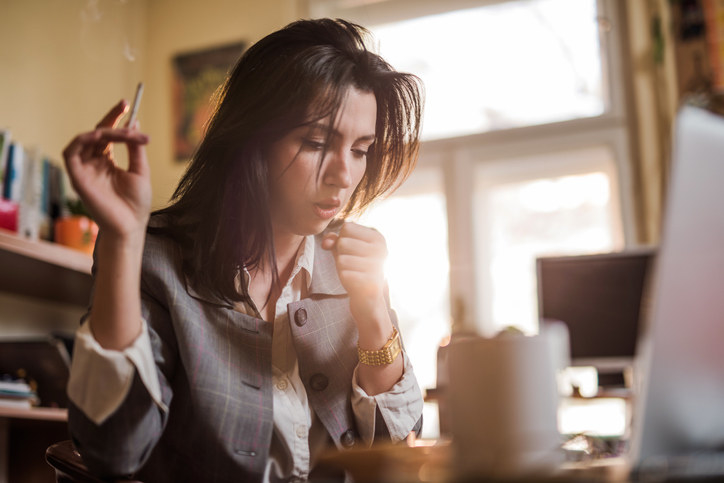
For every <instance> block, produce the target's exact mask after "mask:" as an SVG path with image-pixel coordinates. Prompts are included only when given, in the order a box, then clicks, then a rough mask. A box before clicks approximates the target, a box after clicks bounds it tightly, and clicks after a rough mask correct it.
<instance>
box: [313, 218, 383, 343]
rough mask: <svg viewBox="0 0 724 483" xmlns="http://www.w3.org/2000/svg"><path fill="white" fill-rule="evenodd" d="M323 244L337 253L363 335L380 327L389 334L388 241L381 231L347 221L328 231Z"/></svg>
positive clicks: (344, 283)
mask: <svg viewBox="0 0 724 483" xmlns="http://www.w3.org/2000/svg"><path fill="white" fill-rule="evenodd" d="M322 248H324V249H326V250H332V253H333V254H334V259H335V262H336V264H337V274H338V275H339V280H340V281H341V282H342V286H343V287H344V288H345V290H347V293H348V294H349V304H350V311H351V312H352V316H353V317H354V319H355V321H356V322H357V325H358V328H359V329H360V337H361V339H362V338H364V337H363V332H377V331H381V332H382V333H384V337H385V338H387V337H389V331H391V330H392V326H391V322H390V320H389V314H388V313H387V304H386V302H385V297H384V290H385V277H384V271H383V265H384V262H385V258H387V243H386V242H385V238H384V237H383V236H382V234H381V233H380V232H378V231H377V230H375V229H372V228H368V227H366V226H362V225H358V224H356V223H351V222H345V223H344V225H342V229H341V230H340V231H339V234H336V233H328V234H327V235H325V237H324V239H323V240H322ZM370 325H371V326H370ZM375 329H377V330H375ZM360 343H362V340H360Z"/></svg>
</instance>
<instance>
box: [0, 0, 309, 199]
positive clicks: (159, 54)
mask: <svg viewBox="0 0 724 483" xmlns="http://www.w3.org/2000/svg"><path fill="white" fill-rule="evenodd" d="M2 12H3V14H2V20H3V27H2V29H0V45H3V48H2V49H0V128H2V127H7V128H10V129H11V130H12V132H13V136H14V138H15V139H17V140H19V141H20V142H22V143H23V144H25V145H28V146H31V145H38V146H40V148H41V149H42V150H43V151H44V152H45V153H47V154H48V155H49V156H50V157H52V158H53V159H56V160H58V161H59V162H60V161H61V152H62V150H63V148H64V147H65V145H66V144H67V143H68V141H70V139H71V138H72V137H73V136H75V135H76V134H77V133H79V132H82V131H86V130H89V129H91V128H93V126H94V125H95V123H96V122H98V120H99V119H100V118H101V117H102V116H103V114H104V113H105V112H106V111H107V110H108V109H109V108H110V107H111V106H112V105H113V104H115V103H116V102H117V101H118V100H119V99H120V98H122V97H125V98H126V99H129V100H130V99H131V98H132V96H133V93H134V90H135V86H136V83H137V82H138V81H139V80H143V81H144V82H145V83H146V89H145V93H144V99H143V103H142V106H141V110H140V113H139V120H140V122H141V125H142V128H143V130H144V131H146V132H147V133H149V134H150V135H151V138H152V141H151V144H150V145H149V147H148V155H149V160H150V162H151V166H152V182H153V189H154V198H153V204H154V207H159V206H161V205H163V204H164V203H165V202H166V201H167V200H168V198H169V196H170V194H171V192H172V191H173V187H174V186H175V185H176V182H177V180H178V178H179V176H180V175H181V173H182V172H183V169H184V168H185V164H182V163H177V162H175V161H174V160H173V159H172V152H171V134H172V126H171V92H170V85H171V58H172V57H173V56H174V55H175V54H177V53H180V52H185V51H189V50H197V49H199V48H204V47H208V46H214V45H217V44H223V43H226V42H231V41H235V40H244V41H247V42H254V41H256V40H258V39H259V38H261V37H262V36H264V35H265V34H267V33H269V32H271V31H272V30H275V29H277V28H279V27H282V26H283V25H285V24H287V23H289V22H290V21H292V20H294V19H295V18H296V17H297V1H296V0H267V1H264V2H259V1H254V0H236V1H234V0H206V1H203V2H202V1H199V0H31V1H21V0H2ZM131 59H133V60H131ZM119 162H120V164H121V165H124V163H125V161H124V156H123V153H122V152H119Z"/></svg>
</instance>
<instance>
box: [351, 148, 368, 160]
mask: <svg viewBox="0 0 724 483" xmlns="http://www.w3.org/2000/svg"><path fill="white" fill-rule="evenodd" d="M352 153H353V154H354V155H355V156H357V157H358V158H363V157H365V156H367V151H365V150H363V149H353V150H352Z"/></svg>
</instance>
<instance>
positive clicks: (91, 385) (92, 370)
mask: <svg viewBox="0 0 724 483" xmlns="http://www.w3.org/2000/svg"><path fill="white" fill-rule="evenodd" d="M313 262H314V237H313V236H312V235H309V236H307V237H305V239H304V242H303V243H302V244H301V246H300V248H299V251H298V252H297V256H296V259H295V262H294V268H293V269H292V273H291V275H290V277H289V280H288V281H287V283H286V284H285V286H284V288H283V289H282V293H281V295H280V297H279V299H278V300H277V302H276V305H275V312H274V313H275V317H274V322H273V323H274V328H273V336H272V384H273V405H274V406H273V407H274V412H273V420H274V433H273V435H272V443H271V448H270V451H269V460H268V461H267V465H266V468H265V474H264V481H269V480H270V475H271V474H272V473H273V474H275V475H276V476H277V477H279V478H289V479H291V480H292V481H294V480H299V481H302V480H305V479H307V477H308V476H309V471H310V469H311V468H312V467H313V466H314V463H315V462H316V458H317V457H318V456H319V454H320V453H321V452H322V451H323V450H324V449H325V448H326V447H328V445H330V444H332V443H331V438H330V437H329V435H328V434H327V432H326V430H325V428H324V426H323V425H322V423H321V422H320V421H319V419H318V418H317V415H316V414H315V413H314V411H312V410H311V408H310V406H309V401H308V400H307V393H306V390H305V388H304V384H303V383H302V380H301V378H300V376H299V364H298V361H297V355H296V351H295V349H294V344H293V341H292V337H291V329H290V327H289V323H290V320H289V314H288V311H287V305H288V304H289V303H292V302H296V301H299V300H301V299H302V298H303V297H304V296H305V295H306V293H307V290H308V288H309V284H310V282H311V279H312V269H313V265H314V263H313ZM244 278H245V281H246V283H247V286H248V283H249V280H248V272H245V277H244ZM235 308H236V310H238V311H240V312H243V313H247V314H254V313H255V308H254V307H249V306H247V305H246V304H237V306H236V307H235ZM88 323H89V318H88V319H86V321H85V322H84V323H83V324H82V325H81V327H80V329H78V331H77V332H76V343H75V348H74V354H73V363H72V366H71V376H70V381H69V383H68V397H69V398H70V399H71V400H72V401H73V402H74V403H75V405H76V406H77V407H78V408H79V409H80V410H82V411H83V412H84V413H85V414H86V415H87V416H88V417H89V419H91V420H92V421H94V422H95V423H96V424H101V423H102V422H103V421H104V420H105V419H106V418H108V417H109V416H110V415H111V414H112V413H113V412H114V411H115V410H116V409H118V407H119V406H120V405H121V404H122V402H123V400H124V399H125V396H126V395H127V393H128V391H129V390H130V387H131V383H132V381H133V376H134V372H135V371H138V373H139V376H140V378H141V380H142V381H143V383H144V385H145V386H146V388H147V390H148V391H149V393H150V395H151V397H152V399H153V400H154V402H155V403H156V404H157V405H158V406H159V407H160V408H161V409H163V410H164V411H168V408H167V407H166V406H165V405H164V403H163V401H162V399H161V389H160V385H159V383H158V376H157V373H156V366H155V363H154V358H153V352H152V349H151V343H150V338H149V335H148V331H147V326H146V321H145V320H143V319H142V326H143V328H142V332H141V335H139V337H138V338H137V339H136V340H135V341H134V342H133V343H132V344H131V345H130V346H129V347H127V348H126V349H124V350H123V351H114V350H109V349H104V348H103V347H101V346H100V344H99V343H98V342H97V341H96V340H95V339H94V338H93V335H92V333H91V331H90V327H89V325H88ZM400 357H403V361H404V364H403V366H404V369H403V377H402V378H401V379H400V381H398V383H397V384H395V386H393V387H392V388H391V389H390V391H387V392H385V393H381V394H377V395H375V396H369V395H367V393H365V391H364V390H363V389H362V388H361V387H360V386H359V385H358V384H357V369H355V371H354V373H353V377H352V398H351V403H352V409H353V413H354V416H355V420H356V423H357V428H358V430H359V433H360V436H361V437H362V440H363V441H364V442H365V444H367V445H368V446H369V445H370V444H371V443H372V440H373V438H374V425H375V411H376V408H377V407H379V408H380V413H381V414H382V417H383V419H384V420H385V423H386V425H387V428H388V430H389V432H390V436H391V437H392V440H393V441H400V440H402V439H404V438H405V437H406V436H407V431H408V430H409V428H410V427H412V425H413V424H414V423H415V422H416V421H417V417H418V415H419V414H421V413H422V402H421V399H420V398H419V397H418V398H414V401H412V402H411V401H410V398H409V397H401V395H404V394H407V393H409V392H411V391H417V394H419V391H420V390H419V387H418V386H417V382H416V380H415V378H414V377H404V376H405V374H406V373H412V366H411V365H410V363H409V359H408V358H407V357H406V356H405V354H404V352H403V353H401V354H400ZM410 421H411V422H410ZM406 428H407V429H406Z"/></svg>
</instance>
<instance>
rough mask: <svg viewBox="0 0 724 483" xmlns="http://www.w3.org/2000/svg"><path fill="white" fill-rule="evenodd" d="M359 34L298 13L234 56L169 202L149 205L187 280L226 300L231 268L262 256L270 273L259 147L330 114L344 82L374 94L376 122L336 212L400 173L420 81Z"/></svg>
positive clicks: (417, 110) (361, 203)
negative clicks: (354, 182)
mask: <svg viewBox="0 0 724 483" xmlns="http://www.w3.org/2000/svg"><path fill="white" fill-rule="evenodd" d="M367 37H368V32H367V31H366V30H365V29H364V28H363V27H360V26H359V25H355V24H352V23H349V22H346V21H344V20H339V19H338V20H331V19H317V20H300V21H297V22H294V23H291V24H289V25H288V26H286V27H284V28H283V29H281V30H278V31H276V32H274V33H272V34H270V35H268V36H266V37H264V38H263V39H261V40H260V41H259V42H257V43H256V44H254V45H253V46H252V47H250V48H249V49H248V50H247V51H246V52H245V53H244V54H243V55H242V56H241V58H240V59H239V61H238V62H237V64H236V65H235V67H234V68H233V70H232V71H231V73H230V75H229V77H228V79H227V81H226V83H225V84H224V85H223V86H222V87H221V88H220V90H219V93H218V96H217V97H218V104H217V106H216V110H215V112H214V115H213V117H212V119H211V120H210V122H209V124H208V126H207V131H206V134H205V136H204V139H203V141H202V142H201V143H200V145H199V146H198V148H197V150H196V152H195V154H194V156H193V159H192V161H191V163H190V164H189V166H188V168H187V170H186V172H185V173H184V175H183V177H182V178H181V181H180V182H179V184H178V186H177V187H176V190H175V191H174V193H173V196H172V197H171V204H170V205H169V206H167V207H165V208H163V209H160V210H157V211H155V212H154V213H153V214H154V215H156V214H165V215H167V219H168V223H166V224H165V225H164V226H162V227H160V228H152V227H149V233H157V234H158V233H160V234H164V235H167V236H170V237H171V238H173V239H174V240H175V241H176V242H177V243H178V244H179V246H180V248H181V253H182V270H183V272H184V273H185V274H186V275H187V276H188V277H189V278H191V279H193V280H194V281H195V283H196V284H199V285H200V286H202V287H204V288H205V289H208V290H210V291H211V293H213V294H215V295H217V296H219V297H220V298H222V299H223V300H226V301H227V302H230V301H239V300H248V294H247V293H246V287H243V285H244V284H241V285H242V287H241V288H242V292H241V293H240V292H239V291H238V290H237V287H236V284H235V281H234V279H235V276H236V275H237V273H238V271H239V270H240V269H241V267H247V268H249V269H251V268H254V267H257V266H259V265H260V264H264V263H266V262H269V263H271V266H272V267H273V275H274V277H275V278H274V280H275V281H277V282H278V276H277V274H276V259H275V256H274V250H273V238H272V233H271V222H270V219H269V207H268V201H269V193H268V191H267V190H268V188H267V187H268V182H267V177H268V170H267V163H266V162H265V159H264V156H263V153H264V152H266V149H267V147H268V146H270V145H271V144H272V143H274V142H275V141H277V140H279V139H281V138H282V137H283V136H284V135H285V134H286V133H288V132H289V131H290V130H291V129H294V128H297V127H299V126H302V125H305V124H308V123H310V122H313V121H315V120H319V119H325V118H328V119H331V120H334V119H335V118H336V116H335V114H336V111H337V109H338V107H339V106H340V104H341V102H342V99H343V96H344V94H345V93H346V91H347V89H348V88H349V87H356V88H358V89H360V90H363V91H369V92H372V93H374V95H375V98H376V101H377V125H376V135H375V137H376V139H375V141H374V143H373V144H372V146H371V147H370V150H369V151H368V154H367V167H366V171H365V174H364V176H363V178H362V180H361V181H360V183H359V185H358V186H357V188H356V190H355V191H354V192H353V194H352V196H351V198H350V200H349V203H348V204H347V205H346V206H345V207H344V208H343V210H342V211H341V213H340V216H341V217H346V216H348V215H350V214H352V213H356V212H360V211H362V210H363V209H364V208H365V207H367V206H368V205H369V204H370V203H371V202H372V201H373V200H375V199H376V198H378V197H380V196H381V195H383V194H385V193H389V192H391V191H392V190H394V189H395V188H396V187H397V186H399V184H400V183H401V182H402V181H404V180H405V179H406V178H407V176H409V174H410V172H411V171H412V169H413V167H414V165H415V162H416V159H417V150H418V145H419V134H420V123H421V115H422V93H421V89H422V87H421V84H420V82H419V79H418V78H417V77H415V76H413V75H411V74H406V73H400V72H397V71H395V70H394V69H393V68H392V67H391V66H390V65H389V64H388V63H387V62H385V61H384V60H383V59H382V58H381V57H380V56H379V55H376V54H374V53H372V52H370V51H369V50H368V49H367V47H366V44H365V40H366V38H367ZM310 113H311V114H310ZM310 115H311V117H312V118H313V119H310ZM329 122H333V121H329ZM320 169H321V167H320Z"/></svg>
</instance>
